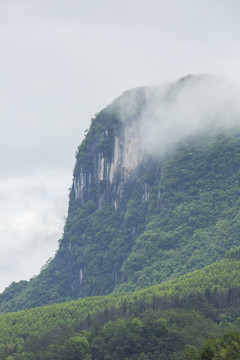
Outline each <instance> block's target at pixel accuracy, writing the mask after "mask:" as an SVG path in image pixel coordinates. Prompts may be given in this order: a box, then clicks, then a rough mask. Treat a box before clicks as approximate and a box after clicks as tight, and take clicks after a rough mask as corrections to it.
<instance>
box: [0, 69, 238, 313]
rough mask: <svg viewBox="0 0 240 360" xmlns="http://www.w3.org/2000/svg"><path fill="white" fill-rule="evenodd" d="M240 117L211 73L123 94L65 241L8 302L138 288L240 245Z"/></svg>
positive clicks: (91, 157)
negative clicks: (239, 235)
mask: <svg viewBox="0 0 240 360" xmlns="http://www.w3.org/2000/svg"><path fill="white" fill-rule="evenodd" d="M239 125H240V109H239V91H238V90H237V89H235V88H234V87H233V86H232V85H230V84H228V83H227V82H225V81H223V80H221V79H218V78H214V77H211V76H208V75H198V76H193V75H188V76H186V77H184V78H182V79H180V80H178V81H177V82H173V83H170V84H165V85H162V86H159V87H146V88H137V89H134V90H130V91H127V92H125V93H124V94H123V95H122V96H120V97H119V98H118V99H117V100H115V101H114V102H113V103H112V104H111V105H109V106H108V107H106V108H105V109H104V110H102V111H101V112H99V113H98V114H97V115H96V116H95V117H94V118H93V119H92V122H91V126H90V128H89V131H88V132H87V134H86V137H85V139H84V140H83V142H82V144H81V145H80V146H79V148H78V151H77V153H76V165H75V168H74V172H73V184H72V187H71V191H70V194H69V211H68V217H67V220H66V224H65V227H64V232H63V236H62V238H61V239H60V241H59V249H58V251H57V253H56V255H55V257H54V258H53V259H52V260H51V261H49V262H48V263H47V264H46V265H45V266H44V267H43V269H42V271H41V273H40V274H39V275H38V276H36V277H34V278H33V279H31V280H30V281H29V282H27V281H21V282H19V283H13V284H11V285H10V286H9V287H8V288H7V289H6V290H5V291H4V292H3V293H2V294H1V295H0V310H1V311H14V310H19V309H24V308H28V307H34V306H39V305H44V304H50V303H54V302H61V301H66V300H69V299H76V298H78V297H85V296H91V295H104V294H107V293H110V292H113V291H120V290H133V289H136V288H142V287H145V286H147V285H152V284H157V283H160V282H162V281H164V280H168V279H172V278H174V277H177V276H179V275H181V274H185V273H187V272H189V271H192V270H194V269H200V268H202V267H203V266H205V265H208V264H211V263H213V262H214V261H217V260H219V259H221V258H223V257H224V254H225V252H226V250H229V249H230V248H231V247H234V246H237V245H238V244H239V239H238V234H239V231H240V202H239V197H240V196H239V195H240V131H239Z"/></svg>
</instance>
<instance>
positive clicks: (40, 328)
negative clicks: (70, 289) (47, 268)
mask: <svg viewBox="0 0 240 360" xmlns="http://www.w3.org/2000/svg"><path fill="white" fill-rule="evenodd" d="M239 273H240V261H237V260H231V259H226V260H222V261H220V262H218V263H216V264H212V265H210V266H207V267H204V268H203V269H201V270H197V271H194V272H192V273H189V274H186V275H184V276H181V277H180V278H179V279H174V280H172V281H170V282H166V283H163V284H160V285H157V286H152V287H149V288H146V289H143V290H140V291H135V292H128V293H125V292H123V293H113V294H110V295H107V296H100V297H99V296H96V297H91V298H85V299H79V300H76V301H70V302H66V303H63V304H54V305H49V306H45V307H40V308H33V309H30V310H24V311H20V312H17V313H8V314H2V315H1V316H0V359H1V360H5V359H7V360H18V359H22V360H26V359H31V360H35V359H36V360H41V359H49V360H50V359H56V360H58V359H61V360H63V359H66V358H67V359H85V360H87V359H88V360H89V359H92V360H95V359H96V360H102V359H109V360H110V359H112V360H135V359H140V360H141V359H142V360H144V359H149V360H153V359H162V360H164V359H165V360H167V359H172V360H180V359H183V349H184V347H185V346H186V345H187V344H188V347H187V348H186V350H185V353H186V354H189V352H190V350H191V351H192V353H194V354H195V353H197V351H198V350H197V347H201V346H202V343H203V341H204V338H206V336H213V335H214V336H217V335H219V336H220V335H221V334H223V333H225V332H226V331H235V332H236V331H238V330H240V322H239V310H240V277H239ZM203 346H205V345H203ZM199 351H200V350H199ZM187 356H189V355H187ZM194 356H195V355H194ZM192 359H195V358H192ZM196 359H198V358H196ZM223 359H225V358H223ZM229 359H230V358H229ZM233 359H235V358H233Z"/></svg>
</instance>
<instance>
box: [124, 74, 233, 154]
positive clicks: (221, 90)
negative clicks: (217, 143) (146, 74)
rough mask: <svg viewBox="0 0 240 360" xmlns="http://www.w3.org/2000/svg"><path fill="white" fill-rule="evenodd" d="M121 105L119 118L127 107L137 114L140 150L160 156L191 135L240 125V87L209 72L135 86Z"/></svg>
mask: <svg viewBox="0 0 240 360" xmlns="http://www.w3.org/2000/svg"><path fill="white" fill-rule="evenodd" d="M141 97H142V99H141V101H142V103H143V106H142V109H141V111H140V114H139V115H138V114H137V111H138V110H137V109H138V108H139V101H140V98H141ZM126 98H127V97H126ZM122 106H124V109H122V112H121V116H122V119H123V121H126V119H125V117H126V114H127V112H129V109H130V108H131V112H130V115H131V113H135V115H136V116H138V117H139V118H138V122H139V132H140V135H139V136H140V139H141V142H142V146H143V149H144V150H145V151H146V152H147V153H150V154H153V155H156V154H158V155H164V154H166V153H167V152H169V151H170V150H171V149H173V148H175V147H176V146H177V145H178V144H179V143H182V142H184V141H185V140H186V139H187V138H189V137H193V136H195V135H201V134H204V133H206V134H212V135H214V134H217V133H219V132H225V131H228V130H230V129H237V128H239V127H240V90H239V89H238V88H237V87H236V86H235V85H233V84H232V83H230V82H228V81H226V80H223V79H221V78H217V77H213V76H209V75H197V76H193V75H188V76H186V77H184V78H182V79H180V80H179V81H177V82H172V83H170V84H166V85H162V86H154V87H147V88H142V89H139V90H138V91H137V92H136V93H135V96H134V93H132V94H131V95H130V96H129V97H128V101H127V103H126V102H125V105H124V101H123V102H122Z"/></svg>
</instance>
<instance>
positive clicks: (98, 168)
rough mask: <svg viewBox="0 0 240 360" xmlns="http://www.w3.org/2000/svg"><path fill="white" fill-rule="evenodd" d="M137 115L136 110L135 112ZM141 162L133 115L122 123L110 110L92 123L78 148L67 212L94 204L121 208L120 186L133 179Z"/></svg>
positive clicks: (117, 115)
mask: <svg viewBox="0 0 240 360" xmlns="http://www.w3.org/2000/svg"><path fill="white" fill-rule="evenodd" d="M138 112H139V109H138ZM142 158H143V146H142V141H141V136H140V129H139V123H138V118H137V114H135V116H132V119H131V120H130V121H123V119H122V118H121V113H120V112H119V110H116V109H114V107H113V106H110V107H109V108H107V109H105V110H103V111H102V112H101V113H100V114H98V115H97V116H96V118H95V119H94V120H93V121H92V125H91V128H90V130H89V133H88V135H87V137H86V139H85V140H84V142H83V143H82V145H81V146H80V147H79V152H78V154H77V164H76V168H75V171H74V178H73V187H72V193H71V204H70V208H72V207H73V208H76V206H81V205H83V204H85V203H87V201H89V200H94V201H95V202H96V203H97V205H98V208H101V207H102V206H103V204H105V202H106V203H108V204H111V205H114V207H115V209H117V207H118V206H119V204H121V201H122V198H123V193H124V184H125V183H126V182H128V180H130V179H134V177H135V176H136V169H137V168H138V165H139V164H140V163H141V160H142Z"/></svg>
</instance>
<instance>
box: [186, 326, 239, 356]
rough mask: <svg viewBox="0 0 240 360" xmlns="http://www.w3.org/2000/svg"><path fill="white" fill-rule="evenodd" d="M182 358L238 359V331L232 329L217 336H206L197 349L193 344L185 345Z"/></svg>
mask: <svg viewBox="0 0 240 360" xmlns="http://www.w3.org/2000/svg"><path fill="white" fill-rule="evenodd" d="M184 358H185V359H186V360H201V359H206V360H217V359H221V360H239V358H240V333H239V332H234V331H232V332H227V333H226V334H224V335H222V336H220V337H219V338H216V337H211V338H208V339H207V340H206V341H205V342H204V344H203V345H202V346H201V347H200V349H198V350H197V349H196V348H195V347H194V346H186V348H185V351H184Z"/></svg>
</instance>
